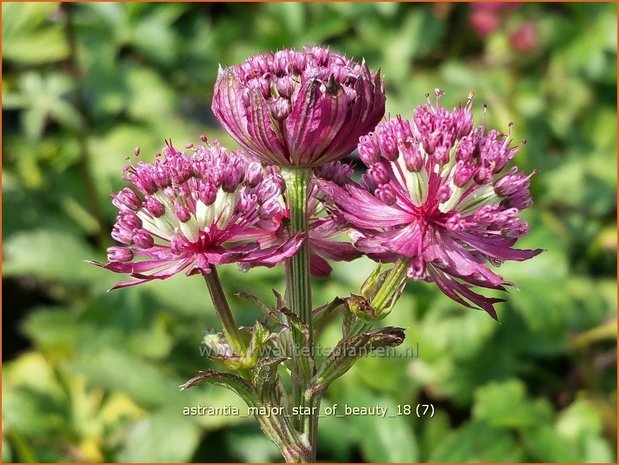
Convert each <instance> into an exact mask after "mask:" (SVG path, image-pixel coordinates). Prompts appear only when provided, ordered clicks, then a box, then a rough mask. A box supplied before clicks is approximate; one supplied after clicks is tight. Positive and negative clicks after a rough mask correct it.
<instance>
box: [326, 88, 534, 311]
mask: <svg viewBox="0 0 619 465" xmlns="http://www.w3.org/2000/svg"><path fill="white" fill-rule="evenodd" d="M441 94H442V92H440V91H438V90H437V91H436V96H437V99H436V106H432V105H431V104H430V102H429V101H428V104H427V105H425V106H420V107H418V108H417V109H416V111H415V113H414V116H413V119H412V120H410V121H409V120H405V119H402V118H396V119H391V120H387V121H385V122H383V123H381V124H380V125H379V126H378V127H377V128H376V131H375V132H374V133H371V134H369V135H368V136H365V137H363V138H362V139H361V142H360V143H359V154H360V156H361V159H362V161H363V162H364V163H365V164H366V166H367V167H368V170H367V172H366V173H365V174H364V177H363V182H362V185H356V184H347V185H345V186H344V187H340V186H338V185H337V184H336V183H333V182H323V183H322V190H323V191H324V192H326V193H327V194H328V196H329V197H330V198H331V200H332V202H333V203H334V204H335V205H336V207H337V208H338V209H339V211H340V212H341V214H342V215H343V216H344V218H346V220H348V222H349V223H350V224H351V225H352V226H353V227H354V228H355V229H356V230H357V231H358V234H357V237H356V241H355V245H356V246H357V247H358V248H359V249H360V250H361V251H363V252H364V253H366V254H367V255H368V256H370V257H372V258H374V259H376V260H380V261H383V262H393V261H396V260H398V259H400V258H405V259H407V260H408V262H409V265H408V272H407V274H408V276H409V277H412V278H415V279H423V280H426V281H433V282H435V283H436V284H437V285H438V287H439V288H440V289H441V290H442V291H443V292H444V293H445V294H446V295H448V296H449V297H451V298H452V299H454V300H456V301H457V302H459V303H461V304H464V305H467V306H479V307H481V308H483V309H484V310H486V311H487V312H488V313H489V314H490V315H491V316H492V317H494V318H496V312H495V310H494V305H493V304H494V303H495V302H498V301H500V300H501V299H494V298H487V297H484V296H482V295H479V294H477V293H475V292H473V290H471V286H482V287H486V288H491V289H501V290H503V289H504V287H503V286H504V285H505V284H509V283H507V282H506V281H505V280H504V279H503V278H502V277H501V276H499V275H498V274H496V273H495V272H494V271H492V270H491V269H490V268H488V266H486V263H487V262H490V263H492V264H494V265H499V264H500V263H501V262H502V261H504V260H526V259H529V258H531V257H533V256H535V255H537V254H538V253H540V252H541V250H518V249H514V248H513V245H514V244H515V242H516V240H517V239H518V237H520V236H523V235H525V234H526V233H527V229H528V227H527V224H526V223H525V222H524V221H522V220H520V219H519V218H518V214H519V213H520V211H522V210H524V209H525V208H527V207H529V206H530V205H531V195H530V193H529V179H530V176H531V175H528V176H527V175H525V174H523V173H522V172H520V171H518V170H517V169H516V168H511V169H510V170H508V171H507V172H505V167H506V165H507V163H508V162H509V161H510V160H511V159H512V157H513V156H514V155H515V154H516V152H517V149H518V146H515V147H514V146H511V145H510V144H511V138H510V134H507V135H504V134H502V133H500V132H498V131H495V130H491V131H489V132H486V128H485V118H484V122H483V123H482V124H481V125H480V126H478V127H474V126H473V114H472V112H471V106H472V99H471V98H469V101H468V103H467V104H466V106H465V107H464V108H462V107H459V108H455V109H453V111H447V110H446V109H445V108H442V107H441V106H440V101H439V100H440V99H439V98H440V95H441ZM510 128H511V126H510ZM510 132H511V130H510Z"/></svg>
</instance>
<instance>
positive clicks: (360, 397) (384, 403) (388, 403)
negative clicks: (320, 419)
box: [339, 388, 432, 463]
mask: <svg viewBox="0 0 619 465" xmlns="http://www.w3.org/2000/svg"><path fill="white" fill-rule="evenodd" d="M347 400H348V402H347V405H350V406H351V407H373V406H377V405H380V406H381V407H386V408H388V412H389V413H388V416H387V417H385V418H381V417H379V416H369V415H365V416H364V415H358V416H356V415H355V416H350V417H349V420H350V423H351V424H352V425H353V426H354V427H355V428H356V429H357V434H358V437H359V438H360V441H361V450H362V453H363V458H364V459H365V460H366V461H368V462H387V463H393V462H416V461H417V460H418V457H419V452H418V448H417V440H416V438H415V434H414V432H413V429H412V427H411V426H410V424H409V423H408V420H407V418H406V417H404V416H393V417H392V416H390V415H394V414H395V412H397V405H396V403H395V402H394V401H393V400H391V399H389V398H386V397H382V396H380V397H379V396H375V395H374V394H372V393H371V392H370V391H368V390H365V389H363V388H359V389H356V390H355V391H351V392H350V393H349V395H348V396H347ZM339 408H340V409H341V408H342V406H341V405H340V407H339ZM429 421H432V420H429Z"/></svg>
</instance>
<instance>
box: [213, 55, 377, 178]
mask: <svg viewBox="0 0 619 465" xmlns="http://www.w3.org/2000/svg"><path fill="white" fill-rule="evenodd" d="M213 112H214V113H215V116H216V117H217V118H218V119H219V121H220V122H221V124H222V125H223V126H224V127H225V128H226V130H227V131H228V132H229V133H230V135H231V136H232V137H233V138H234V139H235V140H236V141H237V142H238V143H239V144H240V145H241V146H242V147H243V148H244V149H245V150H246V151H247V152H248V153H250V154H252V155H254V156H256V157H258V158H259V159H260V160H262V161H264V162H267V163H271V164H274V165H279V166H305V167H310V166H320V165H324V164H326V163H328V162H331V161H334V160H337V159H339V158H342V157H344V156H346V155H347V154H348V153H350V152H351V151H352V150H353V149H354V148H355V146H356V145H357V142H358V141H359V137H360V136H362V135H364V134H367V133H368V132H369V131H371V130H372V129H374V127H375V126H376V124H377V123H378V122H379V121H380V119H381V118H382V116H383V114H384V112H385V93H384V86H383V81H382V79H381V77H380V71H379V72H376V73H373V72H371V71H370V70H369V68H368V67H367V65H366V64H365V62H362V63H356V62H354V61H352V60H349V59H347V58H345V57H343V56H341V55H338V54H336V53H333V52H331V51H329V50H328V49H324V48H319V47H306V48H305V49H304V50H303V51H301V52H300V51H295V50H281V51H279V52H276V53H265V54H263V55H257V56H254V57H251V58H249V59H247V60H246V61H245V62H244V63H243V64H242V65H237V66H232V67H230V68H226V69H224V70H220V72H219V76H218V78H217V82H216V84H215V92H214V95H213Z"/></svg>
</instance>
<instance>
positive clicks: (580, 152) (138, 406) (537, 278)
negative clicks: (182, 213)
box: [2, 3, 617, 462]
mask: <svg viewBox="0 0 619 465" xmlns="http://www.w3.org/2000/svg"><path fill="white" fill-rule="evenodd" d="M2 12H3V28H2V40H3V52H4V53H3V71H4V73H3V74H4V79H3V82H2V95H3V194H4V195H3V229H4V249H3V250H4V251H3V269H4V274H3V285H4V286H3V287H4V293H3V295H4V297H3V298H4V300H3V303H4V316H3V320H4V322H3V327H4V346H3V349H4V350H3V354H4V357H5V360H4V361H5V363H4V366H3V370H4V371H3V373H4V376H3V386H2V401H3V409H2V411H3V438H2V440H3V455H4V457H3V460H4V461H7V460H10V461H43V462H44V461H102V460H105V461H149V462H156V461H191V460H193V461H202V462H204V461H227V460H228V461H270V460H278V455H277V450H276V449H275V447H274V446H273V445H271V444H270V443H269V442H268V441H267V440H266V439H264V438H263V437H262V436H261V433H260V431H259V429H258V427H257V426H256V424H255V422H254V421H253V420H252V419H249V418H243V417H232V416H213V417H209V416H194V417H186V416H183V415H182V408H183V407H184V406H199V405H210V406H217V405H232V406H238V407H242V404H241V401H240V400H238V399H237V398H235V397H234V396H233V395H232V394H231V393H229V392H228V391H225V390H223V389H216V388H211V387H208V388H197V389H192V390H190V391H187V392H179V390H178V385H179V384H180V383H181V382H183V381H184V380H185V379H186V378H188V377H190V376H192V375H193V374H195V372H197V371H198V370H200V369H204V368H205V367H207V366H208V362H206V361H205V360H204V359H203V358H201V357H200V352H199V342H200V340H201V337H202V331H203V329H206V328H208V327H213V326H215V325H216V321H215V318H214V315H213V313H212V309H211V306H210V303H209V301H208V297H207V293H206V290H205V288H204V286H203V283H202V282H201V280H199V279H195V278H185V277H183V276H181V277H178V278H173V279H170V280H168V281H165V282H156V283H152V284H149V285H145V286H142V287H138V288H132V289H127V290H122V291H118V292H113V293H107V292H106V290H107V289H108V288H109V287H110V286H111V285H112V284H113V283H114V282H115V280H116V279H117V278H118V277H117V276H113V275H112V273H107V272H104V271H102V270H99V269H95V268H94V267H92V266H90V265H87V264H85V263H84V260H85V259H91V258H98V259H102V258H103V256H104V248H105V246H107V245H110V244H111V242H112V241H111V239H110V238H109V235H108V231H109V230H110V227H111V223H112V221H113V217H114V208H113V207H112V205H111V202H110V198H109V193H110V192H111V191H112V190H115V189H119V188H120V187H121V185H122V182H121V177H120V173H121V170H122V167H123V165H124V164H125V163H126V160H125V157H126V156H127V155H128V154H130V153H132V151H133V148H134V146H136V145H139V146H141V147H142V153H143V154H144V155H145V158H146V159H149V157H150V154H152V153H155V152H156V151H157V150H158V149H159V148H160V147H161V146H162V145H163V139H164V138H170V137H171V138H172V139H173V140H175V141H177V142H179V143H180V142H182V143H184V142H188V141H195V140H197V137H198V135H199V134H200V133H206V134H208V136H209V137H210V138H219V139H221V140H222V141H223V142H224V143H226V144H228V143H230V145H232V144H231V141H230V139H229V138H228V137H227V136H226V135H225V134H224V133H223V131H222V130H221V129H220V128H218V127H217V125H216V124H215V121H214V119H213V117H212V115H211V112H210V109H209V108H210V101H211V96H212V87H213V83H214V80H215V77H216V74H217V66H218V64H219V63H221V64H223V65H226V64H231V63H236V62H239V61H241V60H243V59H244V58H245V57H246V56H247V55H249V54H252V53H255V52H259V51H266V50H270V49H277V48H282V47H289V46H290V47H300V46H302V45H304V44H313V43H323V44H329V45H330V46H331V47H332V48H334V49H337V50H338V51H341V52H344V53H346V54H348V55H352V56H354V57H356V58H362V57H364V58H365V59H366V60H367V61H368V63H369V64H370V66H371V67H372V68H377V67H381V68H382V71H383V74H384V76H385V79H386V86H387V89H388V112H389V113H391V114H396V113H402V114H404V115H406V116H408V115H410V113H411V111H412V109H413V107H414V106H415V105H417V104H419V103H422V102H423V100H424V94H425V93H426V92H428V91H431V90H432V89H434V88H435V87H440V88H442V89H443V90H445V91H446V92H447V94H446V96H445V97H444V100H443V101H444V102H445V103H447V104H450V105H451V104H454V105H455V104H457V103H458V102H461V101H464V100H465V99H466V96H467V94H468V92H469V91H470V90H475V92H476V95H477V97H476V101H477V104H478V105H481V103H487V104H488V107H489V109H488V115H487V116H488V122H489V124H491V125H493V126H498V127H501V128H507V125H508V123H509V122H510V121H514V122H515V129H514V134H515V136H516V138H521V137H526V139H527V141H528V144H527V145H526V146H525V147H524V149H523V150H521V152H520V154H519V155H518V157H517V159H518V163H519V165H520V166H521V167H522V168H524V169H525V170H532V169H534V168H537V169H539V170H540V171H541V174H539V175H537V176H535V177H534V179H533V187H532V189H533V196H534V199H535V206H534V207H533V209H532V210H531V211H530V212H529V213H528V214H527V217H526V218H527V220H528V221H529V222H530V229H531V234H530V236H529V237H527V238H526V239H523V240H522V242H521V245H522V246H523V247H533V248H534V247H543V248H545V249H546V252H545V253H544V254H542V255H541V256H539V257H537V258H535V259H534V260H531V261H529V262H525V263H516V264H505V265H504V266H503V267H502V272H503V274H504V276H505V277H506V278H507V279H509V280H513V281H515V282H516V283H517V284H518V286H519V288H518V290H514V291H513V292H512V293H511V295H510V296H509V302H508V303H506V304H502V305H500V309H499V316H500V320H501V323H500V324H497V323H496V322H494V321H492V320H491V319H490V318H488V317H487V315H485V314H483V313H482V312H476V311H472V310H468V309H464V308H461V307H460V306H458V305H457V304H455V303H454V302H452V301H450V300H449V299H447V298H446V297H444V296H443V295H441V294H440V293H439V292H438V291H437V290H436V289H435V288H433V287H432V286H430V285H428V284H425V283H411V284H410V285H409V286H408V288H407V292H406V293H405V295H404V296H403V298H402V299H401V301H400V302H399V304H398V306H397V308H396V310H395V311H394V312H393V313H392V314H391V315H390V316H389V318H388V320H387V321H386V322H385V324H393V325H399V326H404V327H406V328H407V342H406V343H405V344H406V345H409V346H411V347H416V346H417V345H418V347H419V357H392V358H366V359H363V360H361V361H360V362H359V363H358V364H357V366H355V367H354V368H353V369H352V370H351V371H350V372H349V373H348V374H347V375H346V376H345V377H344V378H342V379H341V380H339V381H338V382H336V383H334V385H333V386H332V388H331V390H330V392H329V395H328V398H327V400H326V401H325V405H332V404H334V403H338V404H339V405H340V406H342V405H344V404H346V403H347V404H349V405H357V406H370V405H383V406H388V407H389V408H390V413H394V412H395V411H396V408H397V406H398V405H406V404H412V405H416V404H418V403H431V404H433V406H434V408H435V415H434V417H433V418H425V417H424V418H417V417H416V416H415V415H412V416H398V417H395V418H386V419H381V418H374V417H344V418H336V417H325V418H323V419H322V420H321V426H320V432H319V434H320V442H319V444H320V447H319V449H320V451H319V459H323V460H335V461H360V460H365V461H387V462H389V461H400V462H414V461H441V462H452V461H456V462H457V461H463V462H470V461H491V462H501V461H539V462H543V461H549V462H555V461H570V462H580V461H593V462H605V461H614V460H615V458H616V450H615V446H614V444H615V438H616V414H615V412H616V377H615V373H616V352H615V345H616V327H615V324H616V323H615V322H616V268H615V263H616V215H615V211H616V188H617V179H616V172H617V171H616V170H617V167H616V163H617V160H616V150H617V131H616V127H617V109H616V66H615V64H616V16H617V9H616V5H615V4H612V3H606V4H601V3H600V4H591V3H587V4H577V3H570V4H523V5H521V6H520V7H518V8H515V9H513V10H510V11H509V12H507V13H505V14H504V17H503V19H502V25H501V27H500V28H499V29H498V30H496V31H495V32H493V33H492V34H490V35H489V36H487V37H479V36H478V35H476V34H475V32H474V31H473V29H472V28H471V26H470V24H469V15H470V13H471V6H470V5H467V4H433V5H426V4H395V3H380V4H372V3H363V4H354V5H353V4H347V3H321V4H298V3H277V4H184V3H174V4H165V3H160V4H148V3H133V4H132V3H129V4H119V3H88V4H73V5H67V4H65V5H63V6H61V7H60V6H59V5H57V4H51V3H36V4H35V3H30V4H29V3H3V4H2ZM525 21H532V22H533V23H534V25H535V28H536V31H537V35H536V37H535V43H534V44H533V46H532V47H530V48H529V49H528V50H527V51H526V52H523V51H516V50H515V49H514V47H513V43H512V40H511V39H510V36H511V35H512V34H513V32H514V31H515V30H516V29H517V28H518V27H519V26H520V25H521V24H523V23H524V22H525ZM479 114H481V112H479ZM371 266H372V264H371V263H370V262H369V261H368V260H360V261H357V262H355V263H354V264H349V263H344V264H339V265H337V266H336V267H335V272H334V275H333V277H332V278H330V279H322V280H316V281H315V301H316V303H317V304H321V303H325V302H326V301H327V300H329V299H330V298H332V297H333V296H334V295H336V294H337V295H347V294H348V293H350V292H355V291H356V290H358V286H359V285H360V283H361V282H362V280H363V279H364V277H365V276H366V275H367V274H368V273H369V271H370V269H371ZM222 275H223V279H224V280H225V284H226V286H227V289H228V292H229V295H230V296H232V295H233V293H234V292H236V291H239V290H246V291H251V292H253V293H256V294H258V295H260V296H261V297H263V298H266V299H269V298H270V297H269V295H270V289H271V288H273V287H275V288H278V289H280V290H281V289H282V288H283V276H282V270H281V269H277V268H276V269H273V270H268V269H256V270H252V271H250V272H249V273H247V274H244V275H242V276H238V272H237V271H236V269H234V268H225V269H224V270H222ZM232 304H233V306H234V308H235V312H236V313H237V315H238V317H239V319H240V320H241V322H242V324H250V323H251V321H252V320H253V319H255V318H256V317H257V316H258V312H257V310H256V309H252V308H250V307H248V304H247V303H246V302H244V301H242V300H240V299H237V298H234V297H232ZM20 335H21V336H20ZM21 337H25V339H23V338H21ZM337 339H338V326H337V324H336V323H334V324H333V325H331V326H328V327H327V328H326V330H325V331H324V334H322V336H321V340H320V342H321V343H322V344H324V345H325V346H331V347H332V346H333V345H334V343H335V342H336V340H337ZM241 411H244V410H243V408H241Z"/></svg>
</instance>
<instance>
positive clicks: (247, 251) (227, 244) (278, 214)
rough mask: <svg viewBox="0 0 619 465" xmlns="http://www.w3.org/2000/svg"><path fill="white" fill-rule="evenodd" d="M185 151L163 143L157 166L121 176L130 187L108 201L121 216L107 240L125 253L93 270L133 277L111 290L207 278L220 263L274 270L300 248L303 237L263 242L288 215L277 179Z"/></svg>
mask: <svg viewBox="0 0 619 465" xmlns="http://www.w3.org/2000/svg"><path fill="white" fill-rule="evenodd" d="M188 148H190V149H191V151H190V152H189V153H184V152H181V151H179V150H177V149H176V148H174V147H173V146H172V144H171V143H168V145H167V146H166V147H165V148H164V149H163V157H162V158H159V159H157V160H156V161H155V162H154V163H144V162H138V163H137V164H135V165H131V166H129V167H128V168H127V169H126V171H125V179H126V180H127V181H129V182H130V183H131V184H132V185H133V188H129V187H127V188H124V189H122V190H121V191H120V192H118V193H117V194H115V195H114V196H113V203H114V205H115V206H116V207H117V208H118V209H119V213H118V217H117V219H116V224H115V225H114V228H113V230H112V237H113V238H114V239H115V240H116V241H118V242H120V243H121V244H122V246H114V247H110V248H109V249H108V260H109V262H108V263H107V264H102V263H97V264H98V265H100V266H102V267H104V268H107V269H109V270H112V271H115V272H117V273H128V274H130V275H131V276H132V277H133V278H135V279H131V280H128V281H123V282H121V283H119V284H117V285H116V286H115V288H119V287H125V286H132V285H135V284H140V283H143V282H146V281H150V280H152V279H165V278H168V277H170V276H172V275H174V274H176V273H179V272H180V271H183V270H187V271H186V274H187V275H192V274H197V273H203V274H207V273H209V272H210V271H211V269H212V268H211V267H212V266H213V265H220V264H225V263H239V264H243V265H244V266H247V267H251V266H257V265H265V266H273V265H275V264H277V263H279V262H281V261H283V260H285V259H287V258H289V257H291V256H292V255H294V253H295V252H296V251H297V249H298V248H299V246H300V244H301V242H302V238H301V237H300V236H295V237H292V238H290V239H288V240H286V241H271V242H270V243H269V244H268V245H267V244H264V243H263V241H262V237H263V236H264V235H265V234H267V233H269V232H272V231H276V230H278V229H279V228H280V227H281V224H282V220H283V218H284V216H285V208H284V206H283V204H282V202H281V185H282V184H281V182H279V180H277V179H274V177H272V176H268V175H265V174H264V171H263V169H262V167H261V166H260V164H259V163H258V162H255V161H250V160H248V159H247V158H246V157H243V156H241V155H239V154H236V153H234V152H229V151H228V150H226V149H224V148H223V147H220V146H219V145H218V144H214V145H208V144H206V145H200V146H198V147H193V146H192V145H189V146H188ZM138 257H143V258H144V259H143V260H138Z"/></svg>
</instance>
